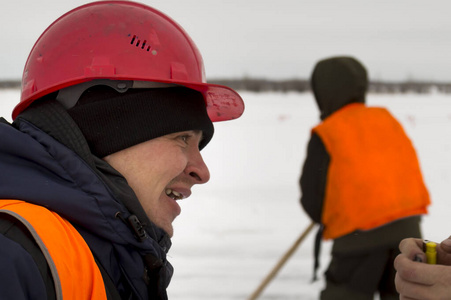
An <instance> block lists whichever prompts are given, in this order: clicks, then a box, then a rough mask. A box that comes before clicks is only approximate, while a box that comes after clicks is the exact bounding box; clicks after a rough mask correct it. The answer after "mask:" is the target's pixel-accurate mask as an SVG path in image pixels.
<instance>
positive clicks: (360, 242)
mask: <svg viewBox="0 0 451 300" xmlns="http://www.w3.org/2000/svg"><path fill="white" fill-rule="evenodd" d="M311 87H312V90H313V93H314V96H315V100H316V103H317V104H318V108H319V111H320V118H321V123H319V124H318V125H317V126H315V127H314V128H313V129H312V132H311V138H310V141H309V143H308V147H307V156H306V159H305V162H304V165H303V169H302V174H301V177H300V188H301V192H302V196H301V204H302V207H303V208H304V210H305V211H306V212H307V214H308V215H309V217H310V218H311V219H312V220H313V221H314V222H316V223H318V224H320V230H319V232H318V235H317V239H316V243H315V273H316V269H317V268H318V255H319V248H320V247H319V246H320V241H321V239H326V240H329V239H332V240H333V241H334V242H333V247H332V253H331V255H332V257H331V261H330V264H329V266H328V269H327V271H326V273H325V277H326V286H325V288H324V290H323V291H322V292H321V297H320V298H321V299H334V300H337V299H373V297H374V295H375V294H376V293H379V294H380V297H381V299H398V297H399V296H398V294H397V293H396V289H395V285H394V278H395V270H394V268H393V261H394V258H395V257H396V255H397V254H398V253H399V252H398V248H397V245H398V243H399V241H401V240H402V239H403V238H406V237H421V232H420V218H421V217H420V216H421V215H422V214H425V213H427V206H428V205H429V203H430V199H429V195H428V191H427V189H426V187H425V184H424V182H423V178H422V174H421V171H420V166H419V162H418V159H417V156H416V152H415V149H414V147H413V145H412V143H411V141H410V140H409V138H408V137H407V136H406V134H405V132H404V130H403V128H402V127H401V125H400V124H399V122H398V121H397V120H395V118H394V117H393V116H392V115H391V114H390V113H389V111H388V110H387V109H385V108H382V107H369V106H367V105H366V104H365V101H366V93H367V89H368V76H367V71H366V69H365V67H364V66H363V65H362V64H361V63H360V62H359V61H358V60H356V59H355V58H353V57H347V56H343V57H331V58H326V59H323V60H321V61H319V62H318V63H317V64H316V65H315V68H314V70H313V73H312V76H311ZM315 276H316V275H315Z"/></svg>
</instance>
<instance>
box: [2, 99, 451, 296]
mask: <svg viewBox="0 0 451 300" xmlns="http://www.w3.org/2000/svg"><path fill="white" fill-rule="evenodd" d="M241 94H242V96H243V99H244V101H245V103H246V111H245V113H244V115H243V116H242V117H241V118H240V119H238V120H235V121H230V122H222V123H216V124H215V130H216V132H215V136H214V138H213V140H212V142H211V143H210V144H209V145H208V147H206V148H205V149H204V150H203V155H204V159H205V161H206V163H207V165H208V166H209V168H210V172H211V180H210V182H209V183H208V184H207V185H205V186H197V187H195V188H194V190H193V195H192V196H191V197H190V198H189V199H187V200H185V201H183V202H182V214H181V215H180V216H179V218H177V219H176V221H175V236H174V238H173V247H172V249H171V251H170V253H169V255H170V261H171V262H172V264H173V265H174V267H175V274H174V277H173V280H172V282H171V285H170V287H169V297H170V299H172V300H202V299H209V300H210V299H217V300H226V299H247V298H248V297H249V295H251V294H252V292H253V291H254V290H255V289H256V288H257V286H258V285H259V284H260V282H261V281H262V280H263V279H264V278H265V276H266V275H267V274H268V273H269V271H270V270H271V269H272V268H273V267H274V266H275V264H276V263H277V261H278V260H279V259H280V258H281V256H282V255H283V254H284V253H285V252H286V251H287V250H288V248H289V247H290V246H291V245H292V244H293V243H294V241H295V240H296V239H297V238H298V237H299V235H300V234H301V233H302V232H303V231H304V230H305V229H306V227H307V226H308V225H309V224H310V221H309V219H308V217H307V216H306V215H305V213H304V212H303V211H302V209H301V207H300V205H299V196H300V193H299V188H298V179H299V176H300V169H301V166H302V163H303V161H304V158H305V149H306V144H307V141H308V138H309V131H310V129H311V127H312V126H314V125H315V124H316V123H317V122H318V111H317V108H316V106H315V103H314V100H313V97H312V95H311V94H309V93H303V94H299V93H287V94H281V93H262V94H256V93H249V92H242V93H241ZM18 99H19V91H18V90H0V116H3V117H5V118H6V119H8V120H11V117H10V114H11V113H10V112H11V110H12V108H13V107H14V106H15V104H16V103H17V101H18ZM368 103H369V104H370V105H380V106H385V107H387V108H389V109H390V111H391V112H392V113H393V114H394V115H395V116H396V117H397V118H398V120H399V121H400V122H401V123H402V124H403V125H404V128H405V130H406V131H407V134H408V135H409V136H410V137H411V139H412V141H413V143H414V145H415V147H416V149H417V152H418V155H419V158H420V163H421V167H422V170H423V174H424V177H425V180H426V184H427V186H428V189H429V191H430V194H431V197H432V201H433V204H432V206H431V207H430V213H429V215H428V216H426V217H425V218H424V221H423V233H424V236H425V237H427V238H428V239H430V240H435V241H441V240H443V239H444V238H446V237H447V236H448V235H450V234H451V230H449V229H448V228H449V223H450V222H449V218H448V217H447V213H448V212H450V211H451V210H450V207H451V201H449V200H451V199H449V198H450V197H449V196H448V195H449V193H447V188H448V187H449V186H451V95H443V94H429V95H417V94H409V95H369V96H368ZM442 226H443V227H445V228H442ZM314 231H316V229H315V230H314ZM313 236H314V232H311V233H310V234H309V235H308V237H307V238H306V240H304V242H303V243H302V244H301V245H300V247H299V248H298V250H297V251H296V252H295V253H294V254H293V256H292V257H291V259H290V260H289V261H288V262H287V264H286V265H285V266H284V267H283V268H282V269H281V270H280V272H279V273H278V275H277V276H276V277H275V278H274V280H273V281H272V282H271V283H270V284H269V285H268V286H267V288H266V289H265V290H264V292H263V293H262V295H261V297H260V299H268V300H269V299H302V300H304V299H305V300H310V299H317V295H318V293H319V291H320V290H321V289H322V287H323V284H324V282H323V280H319V281H317V282H315V283H313V284H312V283H310V280H311V277H312V268H313V260H312V250H313ZM329 250H330V243H328V242H326V243H323V251H322V255H321V270H320V272H319V274H322V272H323V271H324V269H325V267H326V266H327V264H328V261H329Z"/></svg>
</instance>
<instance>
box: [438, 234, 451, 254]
mask: <svg viewBox="0 0 451 300" xmlns="http://www.w3.org/2000/svg"><path fill="white" fill-rule="evenodd" d="M440 248H441V249H442V250H443V251H445V252H448V253H451V237H449V238H447V239H446V240H444V241H442V242H441V243H440Z"/></svg>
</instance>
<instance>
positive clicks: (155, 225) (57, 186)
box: [0, 1, 244, 300]
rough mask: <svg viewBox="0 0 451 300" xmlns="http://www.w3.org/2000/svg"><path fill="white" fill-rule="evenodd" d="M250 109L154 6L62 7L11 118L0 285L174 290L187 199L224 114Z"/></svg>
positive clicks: (12, 293) (61, 294)
mask: <svg viewBox="0 0 451 300" xmlns="http://www.w3.org/2000/svg"><path fill="white" fill-rule="evenodd" d="M243 110H244V104H243V101H242V99H241V97H240V96H239V95H238V94H237V93H236V92H235V91H233V90H231V89H230V88H227V87H225V86H221V85H214V84H208V83H206V79H205V75H204V65H203V61H202V57H201V55H200V53H199V51H198V49H197V48H196V46H195V44H194V42H193V41H192V40H191V38H190V37H189V36H188V34H187V33H186V32H185V31H184V30H183V28H182V27H180V25H178V24H177V23H176V22H175V21H173V20H172V19H171V18H169V17H168V16H166V15H165V14H163V13H161V12H159V11H158V10H155V9H154V8H151V7H149V6H146V5H143V4H140V3H137V2H132V1H99V2H92V3H88V4H85V5H83V6H80V7H77V8H75V9H73V10H71V11H69V12H67V13H66V14H64V15H63V16H61V17H60V18H58V19H57V20H56V21H55V22H54V23H52V24H51V25H50V26H49V27H48V28H47V29H46V30H45V31H44V32H43V34H42V35H41V36H40V37H39V39H38V40H37V42H36V44H35V45H34V47H33V48H32V50H31V52H30V55H29V57H28V60H27V62H26V64H25V69H24V73H23V78H22V90H21V99H20V103H19V104H18V105H17V106H16V107H15V109H14V111H13V113H12V118H13V123H12V124H10V123H8V122H7V121H6V120H5V119H1V122H0V137H1V139H0V170H1V172H0V199H1V200H0V243H1V247H0V295H1V298H2V299H16V300H21V299H33V300H39V299H63V298H64V299H68V300H70V299H77V300H78V299H96V300H101V299H167V292H166V288H167V287H168V285H169V283H170V280H171V276H172V273H173V268H172V266H171V264H170V263H169V262H168V260H167V253H168V251H169V249H170V246H171V239H170V238H171V237H172V235H173V226H172V222H173V220H174V219H175V218H176V217H177V216H178V215H179V214H180V212H181V209H180V206H179V204H178V203H177V201H179V200H182V199H186V198H188V197H189V196H190V195H191V188H192V187H193V186H194V185H196V184H204V183H206V182H207V181H208V180H209V178H210V174H209V170H208V167H207V166H206V164H205V163H204V161H203V159H202V155H201V153H200V151H201V150H202V149H203V148H204V147H205V146H206V145H207V144H208V143H209V142H210V140H211V139H212V137H213V132H214V127H213V123H212V122H217V121H225V120H232V119H236V118H238V117H240V115H241V114H242V113H243ZM200 251H201V250H200Z"/></svg>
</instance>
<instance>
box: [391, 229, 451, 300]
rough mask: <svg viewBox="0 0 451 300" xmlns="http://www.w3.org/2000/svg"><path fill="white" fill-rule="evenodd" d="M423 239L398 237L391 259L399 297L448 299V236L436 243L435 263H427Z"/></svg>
mask: <svg viewBox="0 0 451 300" xmlns="http://www.w3.org/2000/svg"><path fill="white" fill-rule="evenodd" d="M423 243H424V241H423V240H421V239H415V238H408V239H404V240H402V241H401V243H400V244H399V249H400V251H401V254H399V255H398V256H397V257H396V259H395V262H394V266H395V269H396V271H397V272H396V278H395V283H396V289H397V291H398V292H399V294H400V299H414V300H426V299H451V237H448V238H447V239H445V240H443V241H442V242H441V243H439V244H437V247H436V251H437V254H436V255H437V256H436V260H437V261H436V264H434V265H431V264H426V262H427V259H426V255H425V253H424V246H423Z"/></svg>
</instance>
